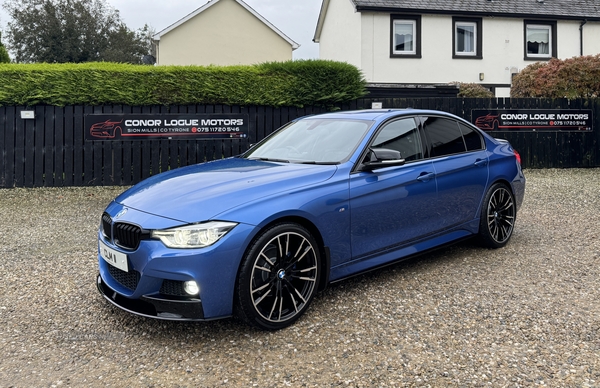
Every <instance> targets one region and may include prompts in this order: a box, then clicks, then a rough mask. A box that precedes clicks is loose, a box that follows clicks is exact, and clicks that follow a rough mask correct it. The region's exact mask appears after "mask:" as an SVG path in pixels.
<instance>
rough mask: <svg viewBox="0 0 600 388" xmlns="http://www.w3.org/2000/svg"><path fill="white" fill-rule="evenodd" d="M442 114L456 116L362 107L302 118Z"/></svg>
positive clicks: (380, 119) (447, 114)
mask: <svg viewBox="0 0 600 388" xmlns="http://www.w3.org/2000/svg"><path fill="white" fill-rule="evenodd" d="M433 114H435V115H443V116H448V117H456V116H454V115H451V114H449V113H447V112H442V111H435V110H422V109H413V108H406V109H363V110H352V111H343V112H332V113H322V114H317V115H312V116H307V117H304V118H328V119H346V120H370V121H383V120H386V119H388V118H391V117H396V116H410V115H433Z"/></svg>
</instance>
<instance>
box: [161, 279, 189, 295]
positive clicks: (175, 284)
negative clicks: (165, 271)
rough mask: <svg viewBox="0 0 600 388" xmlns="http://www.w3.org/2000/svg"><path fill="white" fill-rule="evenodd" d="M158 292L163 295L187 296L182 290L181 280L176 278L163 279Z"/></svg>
mask: <svg viewBox="0 0 600 388" xmlns="http://www.w3.org/2000/svg"><path fill="white" fill-rule="evenodd" d="M160 293H161V294H163V295H173V296H189V295H188V294H187V293H186V292H185V291H184V290H183V282H179V281H176V280H163V282H162V286H160Z"/></svg>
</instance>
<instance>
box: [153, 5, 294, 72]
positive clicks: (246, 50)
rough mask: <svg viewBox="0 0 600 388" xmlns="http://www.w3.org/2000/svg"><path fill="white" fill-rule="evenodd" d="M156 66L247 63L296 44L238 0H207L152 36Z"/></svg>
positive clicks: (285, 53) (284, 54) (277, 58)
mask: <svg viewBox="0 0 600 388" xmlns="http://www.w3.org/2000/svg"><path fill="white" fill-rule="evenodd" d="M153 38H154V41H155V44H156V61H157V64H159V65H205V66H206V65H222V66H226V65H251V64H256V63H262V62H281V61H289V60H291V59H292V51H293V50H295V49H297V48H298V47H300V45H298V43H296V42H294V41H293V40H291V39H290V38H289V37H288V36H286V35H285V34H284V33H283V32H281V31H280V30H279V29H278V28H277V27H275V26H274V25H272V24H271V23H270V22H269V21H268V20H266V19H265V18H264V17H262V16H261V15H260V14H258V13H257V12H256V11H255V10H254V9H252V8H251V7H250V6H249V5H248V4H246V3H245V2H243V1H242V0H211V1H209V2H208V3H206V4H205V5H204V6H202V7H200V8H198V9H197V10H195V11H194V12H192V13H191V14H189V15H187V16H185V17H184V18H183V19H181V20H179V21H177V22H176V23H174V24H172V25H171V26H169V27H167V28H165V29H164V30H162V31H160V32H159V33H157V34H156V35H154V37H153Z"/></svg>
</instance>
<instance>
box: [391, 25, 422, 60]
mask: <svg viewBox="0 0 600 388" xmlns="http://www.w3.org/2000/svg"><path fill="white" fill-rule="evenodd" d="M391 21H392V23H391V49H390V55H391V56H392V57H416V58H420V57H421V42H420V39H421V38H420V36H419V35H420V33H421V32H420V29H421V19H420V16H413V15H410V16H402V15H392V20H391Z"/></svg>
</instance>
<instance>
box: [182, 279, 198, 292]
mask: <svg viewBox="0 0 600 388" xmlns="http://www.w3.org/2000/svg"><path fill="white" fill-rule="evenodd" d="M183 290H184V291H185V292H187V293H188V294H190V295H198V294H199V293H200V287H198V283H196V282H195V281H193V280H189V281H187V282H185V283H183Z"/></svg>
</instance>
